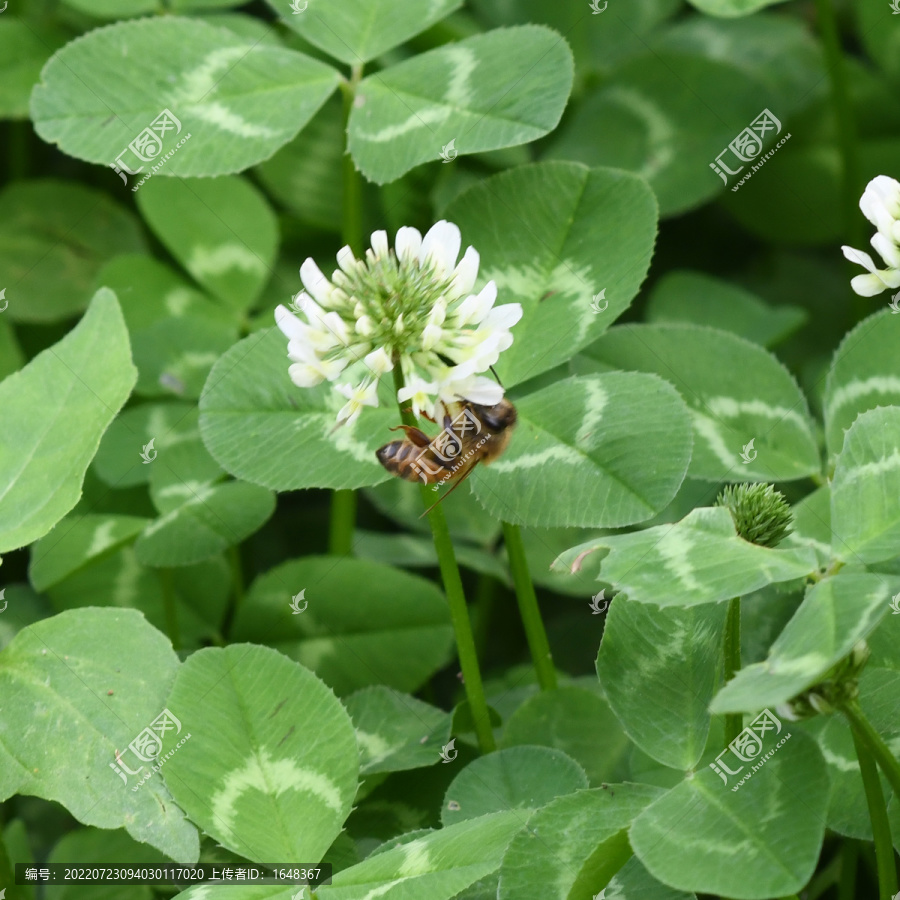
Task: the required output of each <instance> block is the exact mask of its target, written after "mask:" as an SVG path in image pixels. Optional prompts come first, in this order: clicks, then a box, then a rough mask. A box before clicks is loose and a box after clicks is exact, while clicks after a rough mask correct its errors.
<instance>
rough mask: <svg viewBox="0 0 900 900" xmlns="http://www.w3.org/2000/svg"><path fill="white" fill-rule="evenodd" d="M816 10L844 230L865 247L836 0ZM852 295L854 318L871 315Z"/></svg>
mask: <svg viewBox="0 0 900 900" xmlns="http://www.w3.org/2000/svg"><path fill="white" fill-rule="evenodd" d="M816 12H817V18H818V21H819V33H820V35H821V37H822V45H823V47H824V50H825V64H826V66H827V67H828V78H829V81H830V82H831V106H832V109H833V110H834V117H835V126H836V131H837V137H838V149H839V151H840V154H841V220H842V228H841V232H842V234H843V235H844V236H845V238H846V240H847V243H848V244H849V245H850V246H851V247H861V246H862V245H863V242H864V240H865V236H864V233H863V217H862V215H861V214H860V212H859V208H858V206H857V202H858V200H859V196H860V193H861V188H862V185H861V183H860V182H861V175H860V171H861V169H860V161H859V140H858V137H857V133H856V120H855V119H854V116H853V105H852V103H851V102H850V91H849V89H848V87H847V84H848V82H847V69H846V65H845V61H844V54H843V51H842V49H841V41H840V34H839V32H838V24H837V18H836V16H835V14H834V5H833V0H816ZM844 270H845V271H846V272H847V273H848V278H849V276H850V275H851V274H852V275H856V274H857V273H858V268H857V267H856V266H854V265H853V264H852V263H850V262H847V263H845V265H844ZM851 297H852V306H850V307H848V309H852V315H853V319H854V321H860V320H861V319H863V318H865V316H866V315H868V312H869V307H868V304H867V303H866V299H865V298H864V297H860V296H858V295H857V294H855V293H853V294H851Z"/></svg>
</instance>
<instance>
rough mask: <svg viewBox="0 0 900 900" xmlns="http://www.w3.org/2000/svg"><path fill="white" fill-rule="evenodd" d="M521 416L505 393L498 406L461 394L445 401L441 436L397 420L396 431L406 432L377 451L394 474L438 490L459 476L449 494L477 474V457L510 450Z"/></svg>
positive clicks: (479, 460)
mask: <svg viewBox="0 0 900 900" xmlns="http://www.w3.org/2000/svg"><path fill="white" fill-rule="evenodd" d="M516 418H517V415H516V408H515V406H513V404H512V403H511V402H510V401H509V400H507V399H506V398H504V399H502V400H501V401H500V402H499V403H496V404H494V405H493V406H481V405H480V404H478V403H472V402H471V401H469V400H462V401H460V402H457V403H452V404H450V405H449V406H448V405H444V418H443V425H444V429H443V431H441V432H440V433H439V434H438V435H437V437H434V438H430V437H428V435H427V434H425V432H424V431H422V430H421V429H419V428H415V427H414V426H411V425H397V426H396V427H394V428H392V429H391V431H398V430H400V429H402V430H403V431H405V432H406V437H405V438H404V439H402V440H398V441H391V442H390V443H389V444H385V445H384V446H383V447H381V448H380V449H379V450H377V451H376V456H377V457H378V461H379V462H380V463H381V464H382V465H383V466H384V467H385V469H387V470H388V472H390V473H391V474H392V475H396V476H397V477H398V478H403V479H404V480H405V481H421V482H422V483H423V484H430V485H432V490H434V491H436V490H438V489H439V488H440V486H441V485H442V484H446V483H447V482H448V481H449V480H450V479H451V478H456V477H457V476H459V478H458V480H457V481H456V482H455V483H454V484H453V486H452V487H451V488H450V490H449V491H447V493H446V494H444V497H446V496H447V495H448V494H450V493H451V492H452V491H454V490H455V489H456V488H457V487H459V485H461V484H462V483H463V481H464V480H465V479H466V478H468V477H469V475H471V474H472V470H473V469H474V468H475V466H476V465H478V463H483V464H484V465H487V464H488V463H490V462H493V460H495V459H497V457H498V456H500V455H501V454H502V453H503V452H504V451H505V450H506V448H507V447H508V446H509V441H510V438H511V437H512V430H513V427H514V426H515V424H516ZM444 497H441V500H443V499H444ZM438 502H440V500H439V501H438ZM435 505H436V504H435ZM433 508H434V507H433V506H432V507H429V509H427V510H426V511H425V512H429V511H430V510H431V509H433ZM423 515H424V513H423Z"/></svg>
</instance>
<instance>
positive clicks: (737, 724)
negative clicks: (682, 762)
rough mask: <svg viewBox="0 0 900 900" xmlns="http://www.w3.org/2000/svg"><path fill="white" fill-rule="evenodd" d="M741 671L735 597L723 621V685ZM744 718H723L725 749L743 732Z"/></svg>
mask: <svg viewBox="0 0 900 900" xmlns="http://www.w3.org/2000/svg"><path fill="white" fill-rule="evenodd" d="M740 669H741V598H740V597H735V598H734V599H733V600H731V601H729V603H728V618H727V619H726V620H725V683H726V684H728V682H729V681H731V679H732V678H734V676H735V675H736V674H737V673H738V672H739V671H740ZM743 728H744V717H743V715H742V714H741V713H728V715H726V716H725V746H726V747H727V746H728V745H729V744H730V743H731V742H732V741H733V740H734V739H735V738H736V737H737V736H738V735H739V734H740V733H741V731H742V730H743Z"/></svg>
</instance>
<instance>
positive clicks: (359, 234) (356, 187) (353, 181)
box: [341, 65, 363, 256]
mask: <svg viewBox="0 0 900 900" xmlns="http://www.w3.org/2000/svg"><path fill="white" fill-rule="evenodd" d="M361 79H362V66H361V65H359V66H354V67H353V69H352V73H351V75H350V80H349V81H345V82H343V83H342V85H341V91H342V93H343V98H344V157H343V188H344V190H343V195H342V196H343V200H342V202H341V206H342V210H341V213H342V217H341V237H342V238H343V239H344V243H345V244H348V245H349V246H350V249H351V250H352V251H353V253H354V255H355V256H360V255H361V254H362V249H363V248H362V242H363V227H362V176H361V175H360V174H359V171H358V170H357V168H356V165H355V164H354V162H353V157H352V156H350V151H349V149H348V147H347V126H348V124H349V122H350V113H351V111H352V110H353V101H354V100H355V99H356V87H357V85H358V84H359V82H360V80H361Z"/></svg>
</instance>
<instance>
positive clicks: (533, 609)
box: [503, 522, 557, 691]
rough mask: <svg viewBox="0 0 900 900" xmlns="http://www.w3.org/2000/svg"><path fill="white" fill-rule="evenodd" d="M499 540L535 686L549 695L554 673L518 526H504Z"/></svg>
mask: <svg viewBox="0 0 900 900" xmlns="http://www.w3.org/2000/svg"><path fill="white" fill-rule="evenodd" d="M503 539H504V541H505V542H506V552H507V554H508V556H509V568H510V570H511V571H512V576H513V583H514V584H515V586H516V600H518V602H519V615H521V617H522V624H523V625H524V626H525V637H526V638H527V639H528V649H529V650H530V651H531V659H532V661H533V662H534V667H535V669H536V670H537V677H538V684H539V685H540V686H541V690H542V691H552V690H554V689H555V688H556V686H557V682H556V669H555V668H554V667H553V657H552V656H551V654H550V642H549V641H548V640H547V632H546V630H545V629H544V622H543V620H542V619H541V610H540V608H539V607H538V602H537V596H536V595H535V593H534V584H532V581H531V575H530V574H529V572H528V560H527V559H526V557H525V545H524V544H523V543H522V532H521V531H520V529H519V526H518V525H510V523H509V522H504V523H503Z"/></svg>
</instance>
